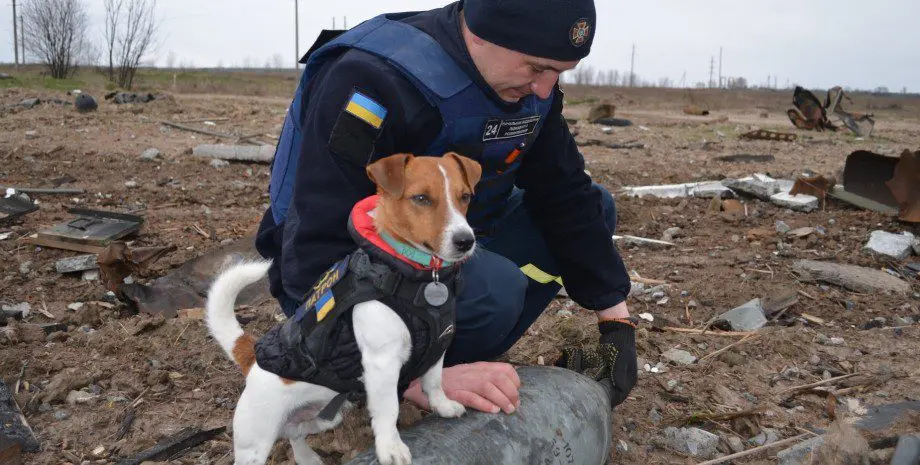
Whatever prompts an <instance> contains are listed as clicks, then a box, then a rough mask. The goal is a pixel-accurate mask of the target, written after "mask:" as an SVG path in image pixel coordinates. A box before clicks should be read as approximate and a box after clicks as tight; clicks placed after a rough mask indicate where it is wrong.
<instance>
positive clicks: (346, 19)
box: [342, 16, 348, 29]
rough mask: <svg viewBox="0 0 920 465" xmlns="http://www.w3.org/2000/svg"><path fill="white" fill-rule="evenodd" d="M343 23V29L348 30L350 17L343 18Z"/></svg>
mask: <svg viewBox="0 0 920 465" xmlns="http://www.w3.org/2000/svg"><path fill="white" fill-rule="evenodd" d="M342 22H343V23H345V25H344V26H342V29H348V16H342Z"/></svg>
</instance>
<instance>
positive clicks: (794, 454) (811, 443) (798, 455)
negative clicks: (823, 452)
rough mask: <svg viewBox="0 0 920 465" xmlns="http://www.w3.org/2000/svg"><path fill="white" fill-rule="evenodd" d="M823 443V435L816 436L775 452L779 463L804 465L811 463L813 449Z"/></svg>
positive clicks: (781, 464) (782, 464)
mask: <svg viewBox="0 0 920 465" xmlns="http://www.w3.org/2000/svg"><path fill="white" fill-rule="evenodd" d="M823 444H824V436H817V437H813V438H811V439H808V440H805V441H802V442H800V443H798V444H796V445H794V446H792V447H790V448H788V449H784V450H781V451H779V452H778V453H777V454H776V459H777V461H778V462H777V463H778V464H779V465H806V464H810V463H812V456H813V454H814V451H815V449H817V448H818V447H821V445H823Z"/></svg>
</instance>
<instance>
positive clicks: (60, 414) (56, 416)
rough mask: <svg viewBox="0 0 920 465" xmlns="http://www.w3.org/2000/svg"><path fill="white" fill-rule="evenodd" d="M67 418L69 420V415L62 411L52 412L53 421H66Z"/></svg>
mask: <svg viewBox="0 0 920 465" xmlns="http://www.w3.org/2000/svg"><path fill="white" fill-rule="evenodd" d="M68 418H70V414H69V413H67V412H65V411H63V410H55V411H54V419H55V420H58V421H61V420H66V419H68Z"/></svg>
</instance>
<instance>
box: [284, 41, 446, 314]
mask: <svg viewBox="0 0 920 465" xmlns="http://www.w3.org/2000/svg"><path fill="white" fill-rule="evenodd" d="M425 107H426V103H425V102H424V100H423V98H422V96H421V94H419V93H418V91H417V90H416V89H415V88H414V87H412V86H411V84H410V83H409V82H408V81H407V80H405V78H403V77H402V76H401V75H398V74H396V73H395V72H394V71H393V70H392V69H391V68H389V67H386V65H385V64H384V63H383V62H381V61H380V60H377V59H376V58H374V57H371V56H370V55H368V54H365V53H364V52H360V51H357V50H353V51H349V52H347V53H346V54H344V55H343V56H342V57H340V58H339V59H338V60H337V61H336V62H333V63H330V64H328V65H326V66H325V67H324V68H323V69H322V70H321V71H320V73H318V74H317V76H316V77H315V78H314V79H313V80H312V81H311V83H310V84H309V88H308V91H307V92H304V101H303V108H304V119H303V132H302V134H303V136H302V145H301V147H300V153H299V157H300V158H299V161H298V166H297V172H296V174H295V185H294V188H293V193H292V195H293V199H292V201H291V204H290V207H289V209H288V213H287V217H286V220H285V224H284V226H283V228H284V235H283V237H284V239H283V241H282V244H281V257H280V260H281V264H280V270H281V283H282V286H283V288H284V291H285V293H286V294H287V295H288V296H289V297H291V298H292V299H295V300H297V301H300V300H302V299H303V296H304V294H305V293H306V292H307V290H308V289H309V288H310V287H311V286H312V284H313V282H314V281H315V279H316V278H317V277H318V276H319V275H320V274H321V273H322V272H323V271H324V270H325V269H327V268H328V267H329V266H331V265H332V264H333V263H335V262H336V261H337V260H339V259H341V258H342V257H344V256H345V255H347V254H348V253H350V252H351V251H353V250H354V249H355V247H356V244H355V243H354V241H353V240H352V239H351V237H350V236H349V234H348V231H347V221H348V215H349V213H350V212H351V209H352V207H353V206H354V204H355V203H356V202H358V201H359V200H361V199H363V198H365V197H367V196H369V195H372V194H373V193H374V186H373V184H372V183H371V182H370V180H369V179H368V176H367V174H366V171H365V167H366V165H367V164H368V163H369V162H370V161H372V160H374V159H377V158H380V157H383V156H387V155H391V154H393V153H398V152H406V151H415V150H417V149H418V147H417V145H418V144H424V143H425V141H424V137H418V134H419V133H420V132H425V131H426V127H428V126H431V123H426V121H427V120H426V118H425ZM429 119H430V118H429ZM410 133H414V134H415V135H416V137H415V138H410V137H408V134H410Z"/></svg>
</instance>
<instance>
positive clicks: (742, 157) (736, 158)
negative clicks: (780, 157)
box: [715, 153, 776, 163]
mask: <svg viewBox="0 0 920 465" xmlns="http://www.w3.org/2000/svg"><path fill="white" fill-rule="evenodd" d="M715 159H716V160H718V161H724V162H731V163H734V162H743V163H769V162H772V161H776V157H774V156H773V155H752V154H749V153H739V154H737V155H723V156H721V157H716V158H715Z"/></svg>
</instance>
